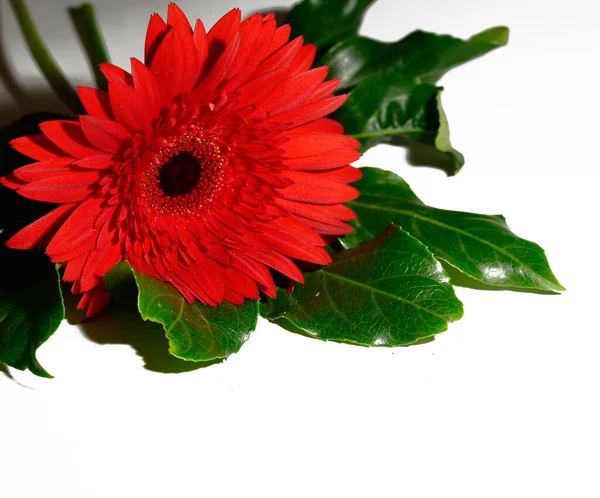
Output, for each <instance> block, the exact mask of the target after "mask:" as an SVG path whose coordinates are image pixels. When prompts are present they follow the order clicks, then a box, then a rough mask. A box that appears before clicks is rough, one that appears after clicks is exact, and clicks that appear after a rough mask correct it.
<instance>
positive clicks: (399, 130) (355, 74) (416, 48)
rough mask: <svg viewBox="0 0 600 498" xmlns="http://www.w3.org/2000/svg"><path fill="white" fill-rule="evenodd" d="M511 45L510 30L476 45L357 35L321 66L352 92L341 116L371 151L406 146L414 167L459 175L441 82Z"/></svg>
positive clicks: (480, 37)
mask: <svg viewBox="0 0 600 498" xmlns="http://www.w3.org/2000/svg"><path fill="white" fill-rule="evenodd" d="M507 42H508V29H507V28H504V27H496V28H491V29H488V30H486V31H483V32H481V33H478V34H476V35H474V36H472V37H471V38H469V39H468V40H461V39H459V38H454V37H452V36H448V35H436V34H434V33H427V32H425V31H415V32H413V33H411V34H409V35H408V36H406V37H405V38H403V39H402V40H399V41H397V42H394V43H383V42H379V41H376V40H372V39H370V38H365V37H361V36H351V37H349V38H347V39H345V40H341V41H339V43H337V44H336V45H334V46H333V47H331V49H329V50H328V51H327V52H326V53H325V54H324V55H323V57H321V59H320V60H319V62H318V64H319V65H328V66H330V72H329V77H330V78H341V79H342V84H341V86H340V88H339V90H342V91H350V94H349V98H348V101H347V102H346V104H345V105H344V106H343V107H342V108H341V109H339V110H338V111H337V112H336V113H335V114H334V117H335V118H336V119H337V120H338V121H340V122H341V123H342V124H343V125H344V128H345V131H346V133H347V134H349V135H352V136H354V137H355V138H357V139H359V140H360V141H361V142H362V145H363V149H364V150H367V149H369V148H371V147H373V146H375V145H377V144H380V143H385V142H388V143H392V144H394V145H401V146H405V147H408V148H409V149H410V150H411V153H412V154H411V156H410V159H411V161H412V162H413V163H419V164H429V165H432V166H437V167H439V168H441V169H443V170H444V171H445V172H446V173H447V174H448V175H453V174H456V173H458V171H460V169H461V168H462V166H463V164H464V158H463V156H462V154H461V153H460V152H458V151H457V150H455V149H454V148H453V147H452V144H451V143H450V131H449V128H448V120H447V119H446V115H445V113H444V110H443V108H442V104H441V101H440V93H441V91H442V88H440V87H436V86H435V83H436V82H437V81H438V80H439V79H440V78H441V77H442V76H443V75H444V74H445V73H446V72H447V71H449V70H450V69H452V68H453V67H456V66H458V65H460V64H463V63H465V62H467V61H470V60H472V59H475V58H476V57H480V56H481V55H484V54H486V53H487V52H490V51H491V50H494V49H495V48H498V47H501V46H503V45H506V43H507Z"/></svg>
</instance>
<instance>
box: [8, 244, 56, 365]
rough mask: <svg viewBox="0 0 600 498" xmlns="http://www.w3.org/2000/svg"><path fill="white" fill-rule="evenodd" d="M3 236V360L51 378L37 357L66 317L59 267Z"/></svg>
mask: <svg viewBox="0 0 600 498" xmlns="http://www.w3.org/2000/svg"><path fill="white" fill-rule="evenodd" d="M5 242H6V240H5V238H4V237H2V238H0V244H1V246H2V247H0V262H1V263H2V278H1V279H0V362H2V363H6V364H7V365H10V366H11V367H14V368H17V369H19V370H25V369H26V368H28V369H29V370H30V371H31V372H32V373H34V374H35V375H38V376H40V377H51V375H50V374H49V373H48V372H46V370H44V368H42V366H41V365H40V364H39V362H38V360H37V358H36V351H37V349H38V348H39V347H40V346H41V345H42V344H44V342H46V341H47V340H48V339H49V338H50V336H52V334H54V332H55V331H56V330H57V329H58V326H59V325H60V322H61V321H62V320H63V318H64V316H65V309H64V305H63V300H62V294H61V290H60V278H59V276H58V272H57V270H56V267H55V266H54V265H53V264H51V263H50V261H49V260H48V257H46V256H45V255H44V254H43V253H42V252H40V251H33V250H32V251H16V250H12V249H7V248H5V247H4V243H5Z"/></svg>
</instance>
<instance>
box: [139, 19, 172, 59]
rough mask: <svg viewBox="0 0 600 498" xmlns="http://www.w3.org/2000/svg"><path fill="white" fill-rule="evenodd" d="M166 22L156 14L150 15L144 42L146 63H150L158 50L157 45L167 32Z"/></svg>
mask: <svg viewBox="0 0 600 498" xmlns="http://www.w3.org/2000/svg"><path fill="white" fill-rule="evenodd" d="M167 29H168V28H167V24H166V23H165V21H163V19H162V17H160V16H159V15H158V14H152V16H150V22H149V23H148V30H147V31H146V44H145V48H144V54H145V59H144V60H145V61H146V65H147V66H150V64H152V58H153V57H154V54H155V53H156V51H157V50H158V46H159V45H160V43H161V41H162V40H163V38H164V37H165V34H166V33H167Z"/></svg>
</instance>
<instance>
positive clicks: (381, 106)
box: [334, 75, 464, 175]
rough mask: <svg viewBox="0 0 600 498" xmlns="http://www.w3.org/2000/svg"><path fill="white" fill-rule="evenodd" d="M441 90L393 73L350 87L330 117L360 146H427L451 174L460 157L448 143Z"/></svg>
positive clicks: (457, 166) (446, 122)
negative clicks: (346, 95)
mask: <svg viewBox="0 0 600 498" xmlns="http://www.w3.org/2000/svg"><path fill="white" fill-rule="evenodd" d="M441 91H442V88H440V87H436V86H434V85H431V84H429V83H421V84H418V85H415V84H414V83H413V82H411V81H399V80H398V79H397V78H396V77H395V76H393V75H387V76H382V77H381V78H380V79H369V80H367V81H365V82H363V83H361V84H360V85H358V86H357V87H356V88H355V89H354V90H352V92H351V93H350V96H349V98H348V100H347V101H346V103H345V104H344V106H343V107H342V108H341V109H339V110H338V111H337V112H336V113H335V114H334V117H335V118H336V119H337V120H339V121H340V122H341V123H342V124H343V125H344V129H345V133H346V134H347V135H352V136H353V137H355V138H357V139H359V140H360V141H361V142H362V144H363V148H364V149H369V148H370V147H373V146H374V145H377V144H379V143H384V142H390V143H393V144H395V145H409V144H408V143H407V141H408V140H410V141H413V142H419V143H420V144H422V145H424V146H429V147H430V148H433V149H434V150H435V152H436V153H437V158H436V160H435V161H434V162H435V163H436V164H437V165H438V166H439V167H441V168H442V169H444V170H445V171H446V172H447V173H448V174H449V175H452V174H456V173H457V172H458V171H459V170H460V169H461V167H462V166H463V164H464V158H463V156H462V154H461V153H460V152H458V151H457V150H455V149H454V148H453V147H452V144H451V143H450V131H449V128H448V121H447V119H446V115H445V113H444V111H443V109H442V105H441V101H440V94H441Z"/></svg>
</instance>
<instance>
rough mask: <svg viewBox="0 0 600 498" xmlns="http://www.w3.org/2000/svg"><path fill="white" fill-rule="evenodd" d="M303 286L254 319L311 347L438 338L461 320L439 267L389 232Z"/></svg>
mask: <svg viewBox="0 0 600 498" xmlns="http://www.w3.org/2000/svg"><path fill="white" fill-rule="evenodd" d="M305 279H306V280H305V283H304V285H299V286H297V288H296V290H294V292H293V293H292V294H289V295H288V294H287V292H285V291H283V290H282V291H280V292H279V294H278V296H277V299H270V300H268V301H267V302H266V303H264V304H263V305H261V315H262V316H264V317H265V318H267V319H269V320H271V321H279V320H284V321H286V322H288V323H289V324H290V325H291V326H292V328H294V329H295V330H299V331H302V332H303V333H305V334H307V335H309V336H311V337H316V338H318V339H323V340H332V341H339V342H348V343H353V344H360V345H365V346H399V345H405V344H411V343H414V342H416V341H419V340H421V339H423V338H425V337H430V336H432V335H434V334H437V333H439V332H443V331H444V330H446V329H447V324H448V322H452V321H454V320H458V319H459V318H460V317H461V316H462V314H463V308H462V303H461V302H460V301H459V300H458V299H457V297H456V296H455V294H454V290H453V289H452V286H451V285H450V283H449V278H448V276H447V275H446V274H445V273H444V270H443V268H442V266H441V264H440V263H439V262H438V261H437V260H436V259H435V258H434V256H433V254H431V252H429V250H428V249H427V248H426V247H425V246H424V245H423V244H421V243H420V242H419V241H418V240H417V239H415V238H414V237H412V236H410V235H409V234H408V233H406V232H405V231H403V230H401V229H400V228H398V227H397V226H391V227H389V229H388V230H387V231H386V232H385V233H384V234H383V235H381V236H380V237H379V238H377V239H376V240H374V241H373V242H371V243H369V244H366V245H363V246H361V247H359V248H357V249H354V250H350V251H344V252H341V253H338V254H337V255H335V256H334V261H333V263H331V264H330V265H329V266H326V267H324V268H322V269H320V270H317V271H315V272H312V273H307V274H305Z"/></svg>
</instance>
